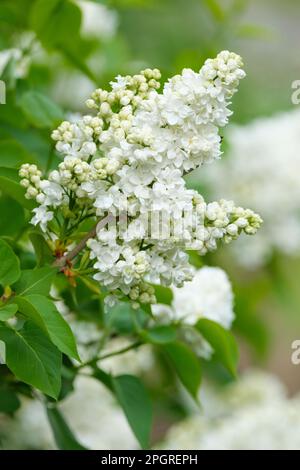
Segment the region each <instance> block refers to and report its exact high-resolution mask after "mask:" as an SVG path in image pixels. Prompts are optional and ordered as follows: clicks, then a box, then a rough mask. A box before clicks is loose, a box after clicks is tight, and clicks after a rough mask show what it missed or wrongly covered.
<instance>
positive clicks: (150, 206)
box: [20, 51, 261, 306]
mask: <svg viewBox="0 0 300 470" xmlns="http://www.w3.org/2000/svg"><path fill="white" fill-rule="evenodd" d="M241 67H242V61H241V58H240V57H239V56H238V55H236V54H234V53H230V52H228V51H223V52H221V53H220V54H219V55H218V56H217V57H216V58H215V59H208V60H207V61H206V62H205V64H204V66H203V67H202V69H201V70H200V72H199V73H196V72H193V71H192V70H189V69H185V70H183V72H182V74H181V75H176V76H175V77H173V78H171V79H170V80H169V81H168V82H167V83H166V84H165V85H164V88H163V91H162V93H158V91H157V90H158V88H159V86H160V84H159V79H160V72H159V70H157V69H154V70H151V69H146V70H144V71H142V72H141V73H140V74H137V75H134V76H125V77H121V76H118V77H117V78H116V80H115V81H114V82H112V83H111V91H106V90H102V89H98V90H96V91H95V92H93V93H92V95H91V98H90V99H88V100H87V106H88V107H89V108H90V109H91V110H92V112H93V113H94V115H93V116H84V117H83V118H82V119H80V120H79V121H77V122H75V123H71V122H63V123H62V124H61V125H60V126H59V128H58V129H57V130H55V131H54V132H53V134H52V137H53V139H54V140H55V141H56V148H57V150H58V151H59V152H60V153H61V154H62V155H63V157H64V160H63V162H62V163H60V164H59V166H58V169H57V170H54V171H52V172H51V173H50V175H49V178H48V179H41V175H40V173H39V170H38V169H37V168H36V167H34V166H32V165H31V166H28V165H25V166H23V167H22V168H21V170H20V175H21V177H22V178H23V179H22V182H21V184H22V185H23V186H25V187H26V188H27V192H26V196H27V197H28V198H35V199H36V201H37V202H38V204H39V205H38V207H37V208H35V209H34V214H35V215H34V217H33V219H32V223H33V224H35V225H40V227H41V229H42V230H43V231H44V232H46V233H47V234H48V235H49V236H52V237H53V236H55V217H54V216H55V215H56V213H57V211H58V210H60V211H61V212H62V213H63V214H64V216H65V217H66V218H68V217H69V218H72V219H73V220H74V219H75V220H76V217H78V214H79V213H80V217H84V218H86V217H91V216H93V217H95V218H97V219H98V220H101V219H103V218H105V217H107V216H113V217H114V221H115V222H116V224H111V225H110V226H108V227H102V228H101V229H99V230H98V232H97V237H95V238H94V239H90V240H89V242H88V247H89V249H90V252H91V259H93V260H95V265H94V267H95V269H96V270H97V273H96V274H95V279H97V280H98V281H99V282H100V283H101V284H102V285H103V286H105V287H106V289H107V291H108V292H109V293H112V294H114V293H116V294H119V293H121V294H122V295H124V294H125V295H127V296H129V297H130V299H131V300H132V301H133V303H134V305H136V306H138V305H139V304H140V303H153V302H155V297H154V292H153V289H152V287H151V286H149V284H148V283H159V284H164V285H175V286H182V285H183V284H184V282H185V281H189V280H191V278H192V269H191V266H190V264H189V262H188V256H187V254H186V253H185V251H184V250H189V249H192V250H197V251H198V252H199V253H200V254H201V255H204V254H206V253H207V251H211V250H215V249H216V248H217V242H218V241H220V240H223V241H224V242H226V243H228V242H230V241H231V240H234V239H236V238H237V237H238V236H239V235H240V234H241V233H242V232H244V233H247V234H250V235H252V234H254V233H256V231H257V229H258V228H259V226H260V224H261V218H260V217H259V216H258V215H257V214H255V213H254V212H253V211H251V210H249V209H243V208H241V207H236V206H235V205H234V203H233V202H232V201H225V200H223V199H222V200H221V201H219V202H211V203H206V202H205V201H204V199H203V197H202V196H201V195H200V194H198V193H197V192H196V191H193V190H189V189H187V188H186V184H185V180H184V176H185V174H186V173H187V172H190V171H192V170H193V169H195V168H197V167H199V166H200V165H202V164H203V163H207V162H211V161H213V160H215V159H217V158H219V157H220V154H221V151H220V140H221V139H220V136H219V127H222V126H224V125H225V124H226V123H227V121H228V116H229V115H230V114H231V111H230V110H229V109H228V106H229V104H230V99H231V97H232V95H233V94H234V93H235V92H236V90H237V86H238V83H239V80H240V79H242V78H243V77H244V75H245V73H244V71H243V70H242V68H241ZM124 214H126V224H124V220H123V217H121V215H124ZM157 214H158V219H157V218H156V217H157ZM149 217H150V218H151V221H150V220H149ZM155 218H156V219H155ZM153 220H154V222H155V220H156V223H153ZM149 226H150V228H151V230H150V232H151V233H150V234H149ZM154 226H155V227H156V229H155V230H153V227H154ZM53 232H54V235H53ZM162 232H163V236H162Z"/></svg>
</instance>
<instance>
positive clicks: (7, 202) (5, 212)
mask: <svg viewBox="0 0 300 470" xmlns="http://www.w3.org/2000/svg"><path fill="white" fill-rule="evenodd" d="M0 214H1V218H0V235H2V236H3V235H5V236H12V235H16V234H18V232H20V230H21V229H22V228H23V227H24V224H25V216H24V210H23V207H22V206H21V205H20V204H19V203H18V202H17V201H15V200H14V199H12V198H10V197H7V196H2V197H1V198H0ZM12 214H13V215H14V216H13V217H12V216H11V215H12Z"/></svg>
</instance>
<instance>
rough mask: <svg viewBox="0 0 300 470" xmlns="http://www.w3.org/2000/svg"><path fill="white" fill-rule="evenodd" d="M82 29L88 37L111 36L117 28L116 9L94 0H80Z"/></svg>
mask: <svg viewBox="0 0 300 470" xmlns="http://www.w3.org/2000/svg"><path fill="white" fill-rule="evenodd" d="M79 5H80V8H81V11H82V23H81V31H82V33H83V35H85V36H87V37H97V38H105V39H107V38H108V39H109V38H111V37H112V36H113V35H114V34H115V32H116V29H117V25H118V16H117V13H116V12H115V11H114V10H110V9H109V8H107V7H106V6H105V5H101V4H99V3H95V2H93V1H86V0H84V1H80V2H79Z"/></svg>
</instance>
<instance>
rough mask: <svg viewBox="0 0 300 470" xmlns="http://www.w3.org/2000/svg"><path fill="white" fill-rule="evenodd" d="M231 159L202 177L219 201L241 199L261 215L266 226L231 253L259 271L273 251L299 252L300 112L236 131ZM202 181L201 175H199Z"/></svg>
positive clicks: (233, 130) (205, 171)
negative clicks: (220, 197)
mask: <svg viewBox="0 0 300 470" xmlns="http://www.w3.org/2000/svg"><path fill="white" fill-rule="evenodd" d="M226 139H227V141H228V147H229V150H228V155H227V158H225V159H223V160H222V162H220V164H219V165H218V166H216V167H215V168H214V169H213V168H209V167H207V168H205V169H203V171H202V172H201V176H202V177H203V178H204V180H206V181H207V183H208V184H209V187H210V192H211V194H212V195H213V196H214V197H218V196H219V195H221V194H222V196H224V197H229V198H234V199H238V200H239V202H240V203H241V204H244V203H245V202H247V204H249V205H251V207H253V209H254V210H256V211H258V212H259V213H260V214H261V215H262V217H263V219H264V225H263V228H262V230H261V231H260V233H259V234H258V235H257V236H256V237H253V239H252V240H250V241H249V243H248V240H247V243H246V240H245V239H244V238H243V237H242V238H241V239H240V240H239V241H238V242H237V243H236V244H235V246H234V247H233V248H232V251H231V253H232V254H233V255H235V258H236V260H237V262H238V263H240V264H242V265H244V266H246V267H249V268H255V267H258V266H261V265H262V264H264V263H266V262H267V261H268V260H269V259H270V256H271V255H272V252H273V250H274V249H275V250H277V251H279V252H282V253H284V254H286V253H287V254H292V253H298V252H299V251H300V216H299V214H300V185H299V178H298V174H299V171H300V151H299V148H300V112H299V110H293V111H290V112H286V113H283V114H279V115H276V116H274V117H270V118H259V119H257V120H255V121H253V122H252V123H250V124H248V125H246V126H232V127H231V128H229V129H228V131H227V134H226ZM199 176H200V173H199Z"/></svg>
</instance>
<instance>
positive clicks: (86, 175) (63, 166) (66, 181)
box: [49, 157, 91, 191]
mask: <svg viewBox="0 0 300 470" xmlns="http://www.w3.org/2000/svg"><path fill="white" fill-rule="evenodd" d="M90 173H91V167H90V165H89V164H88V163H87V162H85V161H82V160H81V159H80V158H76V157H68V158H65V160H64V161H63V162H62V163H60V164H59V165H58V170H54V171H52V172H51V173H50V175H49V180H50V181H52V182H54V183H59V184H60V185H61V186H63V187H64V188H66V189H68V190H70V191H76V190H77V189H78V187H79V186H80V184H81V183H84V182H85V181H88V180H89V179H90Z"/></svg>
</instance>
